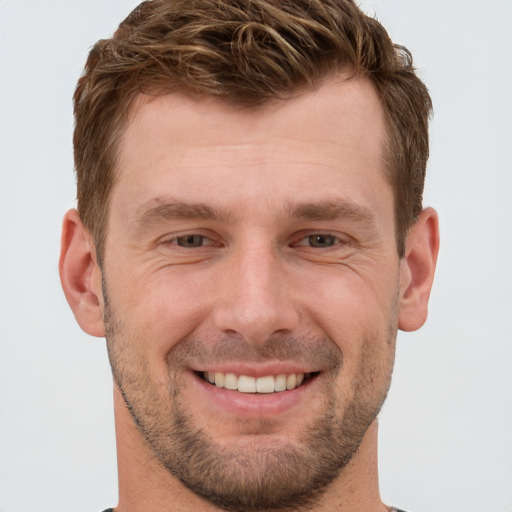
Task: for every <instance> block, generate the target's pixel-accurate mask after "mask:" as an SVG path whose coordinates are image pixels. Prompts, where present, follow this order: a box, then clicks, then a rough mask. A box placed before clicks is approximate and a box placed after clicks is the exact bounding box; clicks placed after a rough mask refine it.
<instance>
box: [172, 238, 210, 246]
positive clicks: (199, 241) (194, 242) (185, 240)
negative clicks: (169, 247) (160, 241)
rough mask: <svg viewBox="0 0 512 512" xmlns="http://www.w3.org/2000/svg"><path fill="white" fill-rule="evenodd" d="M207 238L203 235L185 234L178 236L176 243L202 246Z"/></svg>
mask: <svg viewBox="0 0 512 512" xmlns="http://www.w3.org/2000/svg"><path fill="white" fill-rule="evenodd" d="M205 238H206V237H204V236H203V235H185V236H179V237H177V238H176V244H177V245H179V246H180V247H189V248H190V247H201V246H202V245H204V241H205Z"/></svg>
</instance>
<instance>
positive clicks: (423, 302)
mask: <svg viewBox="0 0 512 512" xmlns="http://www.w3.org/2000/svg"><path fill="white" fill-rule="evenodd" d="M438 252H439V221H438V218H437V213H436V211H435V210H433V209H432V208H426V209H425V210H423V211H422V212H421V214H420V215H419V217H418V220H417V221H416V222H415V223H414V224H413V226H412V227H411V228H410V230H409V233H408V235H407V240H406V248H405V256H404V257H403V258H402V260H401V262H400V266H401V268H400V284H401V300H400V308H399V315H398V327H399V328H400V329H401V330H402V331H415V330H416V329H419V328H420V327H421V326H422V325H423V324H424V323H425V321H426V319H427V313H428V299H429V296H430V289H431V288H432V281H433V280H434V271H435V269H436V262H437V254H438Z"/></svg>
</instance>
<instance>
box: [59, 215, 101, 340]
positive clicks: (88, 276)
mask: <svg viewBox="0 0 512 512" xmlns="http://www.w3.org/2000/svg"><path fill="white" fill-rule="evenodd" d="M59 273H60V280H61V284H62V289H63V290H64V295H65V296H66V299H67V301H68V303H69V305H70V307H71V309H72V311H73V314H74V315H75V318H76V321H77V322H78V324H79V325H80V327H81V328H82V329H83V330H84V331H85V332H87V333H88V334H90V335H92V336H98V337H103V336H105V327H104V322H103V294H102V289H101V270H100V268H99V266H98V263H97V260H96V251H95V247H94V244H93V242H92V238H91V236H90V234H89V232H88V230H87V229H86V228H85V226H84V225H83V224H82V221H81V220H80V215H79V214H78V211H77V210H69V211H68V212H67V213H66V215H65V216H64V222H63V225H62V237H61V251H60V260H59Z"/></svg>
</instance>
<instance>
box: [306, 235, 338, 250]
mask: <svg viewBox="0 0 512 512" xmlns="http://www.w3.org/2000/svg"><path fill="white" fill-rule="evenodd" d="M308 243H309V245H310V246H311V247H319V248H322V247H332V246H333V245H334V244H335V243H336V237H335V236H333V235H322V234H320V235H309V236H308Z"/></svg>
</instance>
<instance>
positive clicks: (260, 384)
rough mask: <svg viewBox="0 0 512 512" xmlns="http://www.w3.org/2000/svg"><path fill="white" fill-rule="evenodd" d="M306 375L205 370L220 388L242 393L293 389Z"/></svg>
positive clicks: (210, 379) (205, 374) (211, 381)
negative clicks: (258, 375) (256, 375)
mask: <svg viewBox="0 0 512 512" xmlns="http://www.w3.org/2000/svg"><path fill="white" fill-rule="evenodd" d="M304 377H305V374H304V373H290V374H281V375H266V376H265V377H249V376H248V375H235V374H234V373H221V372H204V378H205V379H206V380H208V381H209V382H210V383H211V384H214V385H215V386H217V387H218V388H226V389H233V390H237V391H240V392H241V393H273V392H274V391H286V390H292V389H295V388H297V387H299V386H300V385H301V384H302V383H303V382H304Z"/></svg>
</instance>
